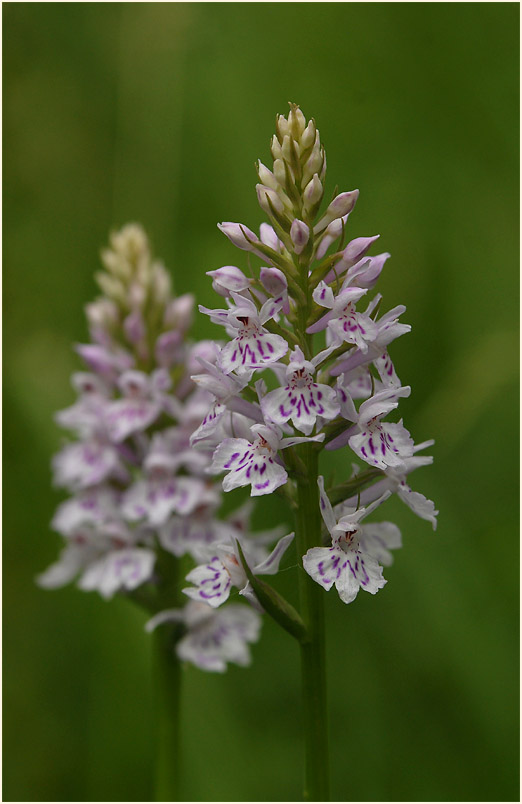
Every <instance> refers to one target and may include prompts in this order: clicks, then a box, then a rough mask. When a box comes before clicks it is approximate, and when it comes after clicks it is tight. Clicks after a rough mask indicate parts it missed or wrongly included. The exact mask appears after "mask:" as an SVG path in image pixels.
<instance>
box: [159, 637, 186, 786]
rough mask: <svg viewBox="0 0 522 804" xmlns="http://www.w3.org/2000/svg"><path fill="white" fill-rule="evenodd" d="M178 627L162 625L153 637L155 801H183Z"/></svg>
mask: <svg viewBox="0 0 522 804" xmlns="http://www.w3.org/2000/svg"><path fill="white" fill-rule="evenodd" d="M178 629H179V626H178V625H177V624H174V625H172V626H168V625H162V626H160V627H159V628H157V629H156V631H155V632H154V634H153V646H154V665H155V667H154V671H155V672H154V676H155V680H156V684H155V685H154V686H155V689H156V708H157V723H158V751H157V760H156V762H157V764H156V801H181V800H182V798H181V796H180V770H181V740H180V719H181V718H180V714H181V712H180V709H181V697H180V691H181V664H180V661H179V659H178V657H177V656H176V653H175V643H176V638H178V637H179V635H178V633H177V631H178Z"/></svg>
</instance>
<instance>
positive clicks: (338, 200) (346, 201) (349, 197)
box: [314, 190, 359, 235]
mask: <svg viewBox="0 0 522 804" xmlns="http://www.w3.org/2000/svg"><path fill="white" fill-rule="evenodd" d="M358 198H359V190H351V191H350V192H346V193H340V194H339V195H338V196H336V197H335V198H334V200H333V201H332V202H331V203H330V204H329V206H328V208H327V210H326V212H325V213H324V215H322V216H321V218H320V219H319V221H318V222H317V223H316V225H315V226H314V234H315V235H318V234H320V233H321V232H322V231H323V230H324V229H326V227H327V226H328V225H329V224H331V223H332V222H333V221H334V220H337V219H339V218H343V219H344V220H346V219H347V217H348V215H349V214H350V212H351V211H352V209H353V208H354V206H355V204H356V202H357V199H358Z"/></svg>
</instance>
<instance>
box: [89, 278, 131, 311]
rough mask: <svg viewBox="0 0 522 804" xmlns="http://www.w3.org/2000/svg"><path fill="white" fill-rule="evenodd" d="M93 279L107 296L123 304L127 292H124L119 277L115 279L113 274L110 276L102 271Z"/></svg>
mask: <svg viewBox="0 0 522 804" xmlns="http://www.w3.org/2000/svg"><path fill="white" fill-rule="evenodd" d="M95 279H96V281H97V283H98V285H99V286H100V288H101V290H102V292H103V293H104V294H105V295H106V296H107V298H109V299H111V300H112V301H114V302H116V304H119V305H122V306H123V305H125V303H126V301H127V294H126V293H125V287H124V285H123V284H122V282H121V281H120V280H119V279H116V277H115V276H111V275H110V274H103V273H98V274H96V275H95Z"/></svg>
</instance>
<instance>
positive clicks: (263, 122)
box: [3, 3, 519, 801]
mask: <svg viewBox="0 0 522 804" xmlns="http://www.w3.org/2000/svg"><path fill="white" fill-rule="evenodd" d="M518 15H519V9H518V4H516V3H426V4H424V3H421V4H418V3H386V4H381V3H306V4H302V3H267V4H264V3H253V4H247V3H230V4H225V3H212V4H207V3H201V4H199V3H195V4H190V3H165V4H162V3H136V4H134V3H115V4H112V3H42V4H39V3H20V4H18V3H13V4H9V3H8V4H4V6H3V40H4V42H3V45H4V47H3V54H4V196H3V201H4V205H3V209H4V295H3V300H4V358H5V363H4V457H5V461H4V475H3V476H4V496H3V500H4V531H3V533H4V561H3V567H4V579H3V590H4V610H3V611H4V642H3V646H4V672H3V680H4V709H3V711H4V732H3V734H4V791H3V797H4V800H10V801H12V800H14V801H21V800H22V801H26V800H28V801H71V800H72V801H84V800H93V801H96V800H102V801H106V800H114V801H137V800H138V801H139V800H149V799H150V798H151V797H152V795H153V786H152V785H153V773H152V769H153V763H154V739H155V730H154V690H153V687H152V682H151V678H150V669H151V668H150V664H151V662H150V648H151V645H150V638H149V637H148V636H147V635H146V634H145V633H144V631H143V624H144V621H145V617H144V616H143V615H142V614H141V613H140V612H139V611H138V610H136V609H134V608H133V607H132V606H131V604H130V603H127V602H126V601H124V600H115V601H113V602H110V603H106V602H104V601H102V600H101V599H100V598H99V597H97V596H95V595H93V594H85V593H81V592H79V591H77V590H76V589H75V588H74V587H71V588H66V589H63V590H60V591H57V592H53V593H51V592H44V591H42V590H40V589H38V588H37V587H36V586H35V585H34V576H35V575H36V574H37V573H38V572H40V571H42V570H43V569H44V568H45V567H47V565H48V564H49V563H50V562H51V561H52V560H53V559H54V557H55V555H56V554H57V551H58V547H59V545H60V539H59V537H58V536H57V535H56V534H53V533H51V531H50V530H49V525H48V523H49V520H50V518H51V516H52V513H53V510H54V508H55V507H56V505H57V504H58V502H59V501H60V500H61V499H62V497H63V495H61V494H60V493H59V492H58V491H56V490H53V489H51V475H50V467H49V462H50V457H51V455H52V453H53V452H54V451H56V450H57V448H58V447H59V445H60V443H61V437H62V436H61V434H60V432H59V431H58V429H57V428H56V427H55V425H54V424H53V419H52V417H53V412H54V411H55V410H56V409H59V408H63V407H66V406H67V405H69V404H70V403H71V402H72V400H73V392H72V390H71V388H70V384H69V376H70V374H71V372H72V371H74V370H77V369H78V368H79V361H78V359H77V358H76V357H75V355H74V353H73V351H72V348H71V345H72V343H74V342H78V341H80V342H81V341H83V340H84V339H85V338H86V326H85V322H84V318H83V312H82V310H83V305H84V304H85V303H86V302H87V301H89V300H90V299H92V297H93V296H94V295H95V294H96V288H95V285H94V282H93V273H94V272H95V271H96V270H97V268H98V264H99V263H98V253H99V250H100V248H101V247H102V246H103V245H104V243H105V242H106V238H107V235H108V232H109V230H110V229H111V228H115V227H118V226H120V225H122V224H123V223H125V222H128V221H134V220H135V221H141V222H142V223H143V224H144V226H145V227H146V229H147V231H148V232H149V234H150V236H151V238H152V240H153V244H154V248H155V252H156V254H157V255H158V256H161V257H162V258H163V259H164V260H165V262H166V265H167V266H168V267H169V269H170V271H171V273H172V276H173V278H174V282H175V287H176V290H177V291H178V292H179V293H184V292H187V291H191V292H193V293H195V294H196V296H197V298H198V300H199V301H201V302H202V303H204V304H206V305H209V306H216V304H215V302H216V300H217V297H216V296H215V295H214V294H213V292H212V290H211V284H210V280H209V278H208V277H206V276H205V271H208V270H211V269H213V268H217V267H219V266H221V265H224V264H230V263H235V264H237V265H239V266H240V267H245V265H246V260H245V259H244V257H245V254H244V252H243V253H239V252H237V251H236V250H235V249H234V248H233V247H232V246H231V245H230V244H229V243H228V241H227V240H226V238H225V237H223V235H221V234H220V232H219V231H218V230H217V228H216V223H217V222H218V221H222V220H231V221H243V222H244V223H246V224H247V225H248V226H250V227H251V228H254V229H255V228H257V226H258V225H259V223H260V222H261V220H262V216H261V212H260V210H259V208H258V207H257V203H256V196H255V191H254V184H255V181H256V176H255V171H254V162H255V160H256V159H257V158H261V159H262V160H263V161H265V162H268V160H269V141H270V137H271V135H272V132H273V126H274V119H275V114H276V113H278V112H279V113H286V110H287V108H288V107H287V102H288V101H294V102H297V103H299V104H300V105H301V107H302V109H303V111H304V113H305V114H306V115H307V116H308V117H309V116H313V117H314V118H315V119H316V121H317V124H318V126H319V129H320V131H321V135H322V139H323V142H324V144H325V146H326V149H327V156H328V166H329V169H328V174H327V176H328V178H329V182H330V184H329V192H332V191H333V188H334V186H335V185H336V184H337V185H339V188H340V189H341V190H351V189H354V188H355V187H358V188H359V189H360V191H361V195H360V199H359V202H358V204H357V207H356V210H355V212H354V213H353V214H352V215H351V217H350V230H349V233H350V235H352V236H353V237H355V236H359V235H373V234H376V233H380V235H381V240H380V250H381V251H382V250H386V251H390V252H391V254H392V259H391V260H390V261H389V262H388V263H387V265H386V269H385V271H384V274H383V276H382V280H381V284H380V290H381V292H382V293H383V294H384V305H385V308H386V309H388V308H390V307H392V306H394V305H396V304H399V303H404V304H406V305H407V307H408V311H407V314H405V315H404V316H403V318H404V320H405V321H407V322H409V323H411V324H412V326H413V331H412V333H411V334H410V335H408V336H406V337H404V338H401V339H400V340H399V341H397V342H396V343H395V344H394V347H393V358H394V361H395V364H396V367H397V370H398V373H399V376H400V377H401V379H402V381H403V383H406V384H411V386H412V389H413V391H412V396H411V398H410V399H408V400H405V401H404V403H402V402H401V409H402V412H403V414H404V418H405V423H406V425H407V426H408V427H409V429H411V431H412V434H413V435H414V437H415V439H416V441H422V440H424V439H426V438H430V437H434V438H435V439H436V446H435V448H434V449H433V454H434V456H435V464H434V466H433V467H432V468H426V469H422V470H419V472H417V473H416V474H415V476H414V478H413V486H414V488H417V489H418V490H419V491H422V492H423V493H425V494H426V495H427V496H428V497H430V498H432V499H434V500H435V501H436V503H437V505H438V507H439V509H440V523H439V529H438V531H437V532H436V533H435V534H434V533H433V532H432V530H431V528H430V526H429V524H428V523H426V522H424V521H422V520H419V519H417V518H416V517H415V516H414V515H413V514H412V513H411V512H410V511H409V510H408V509H407V508H406V507H405V506H403V505H402V504H401V503H400V502H399V501H392V503H388V512H389V514H390V518H394V519H395V521H397V523H398V524H399V525H400V527H401V529H402V531H403V539H404V548H403V550H402V551H401V552H400V554H399V555H397V558H396V562H395V564H394V566H393V567H391V568H389V569H388V570H387V571H386V577H387V578H388V580H389V583H388V585H387V586H386V588H385V589H384V590H383V591H381V592H380V593H379V595H377V596H376V597H372V596H370V595H364V594H361V595H359V597H358V599H357V601H356V602H355V603H353V604H352V605H350V606H349V607H346V606H344V605H343V604H342V603H341V602H340V601H339V599H338V597H337V596H336V595H335V594H334V593H331V594H330V595H328V597H327V643H328V675H329V689H330V708H331V753H332V779H333V792H332V796H333V799H334V800H341V801H347V800H355V801H376V800H386V801H404V800H406V801H410V800H414V801H415V800H421V801H433V800H435V801H449V800H457V801H470V800H480V801H492V800H501V801H502V800H509V801H514V800H516V799H518V742H517V741H518V722H517V714H518V710H519V707H518V678H519V670H518V519H517V503H516V498H517V490H518V416H517V401H518V379H517V366H518V334H517V327H518V295H519V294H518V254H517V249H518V220H519V212H518V184H517V177H518V142H519V132H518V58H519V57H518V28H519V25H518ZM194 334H195V336H197V337H213V336H216V337H219V335H220V334H221V333H220V332H218V329H217V328H216V327H214V326H213V325H212V324H211V323H210V322H209V321H208V319H207V318H206V317H204V316H197V317H196V321H195V326H194ZM325 465H326V464H325ZM336 465H337V469H338V471H339V477H340V478H342V477H343V473H346V472H347V471H348V467H347V466H346V467H343V466H342V464H341V463H340V462H339V460H338V459H337V462H336ZM236 499H237V498H236ZM281 516H285V512H284V511H283V510H282V509H281V508H280V507H278V504H277V503H272V501H271V500H264V501H262V503H261V504H260V505H259V508H258V513H257V523H258V524H263V523H265V522H266V523H269V524H273V523H275V522H276V521H278V519H279V518H280V517H281ZM288 524H289V526H290V523H288ZM292 564H293V562H292V560H291V559H290V560H287V562H286V565H285V566H286V567H287V571H286V572H284V573H283V574H282V575H281V577H280V579H279V580H278V583H279V587H280V588H281V590H282V591H283V592H284V593H285V594H287V595H288V596H290V597H292V595H293V594H294V592H293V589H294V587H295V585H296V569H295V567H292ZM253 655H254V662H253V665H252V667H251V668H249V669H240V668H237V667H231V668H230V670H229V671H228V673H227V674H226V675H225V676H218V675H210V674H204V673H202V672H200V671H198V670H196V669H195V668H192V667H190V668H188V669H187V672H186V677H185V702H184V726H183V731H184V741H185V767H186V779H185V791H184V795H185V797H186V799H187V800H218V801H219V800H276V801H277V800H283V801H284V800H295V799H296V798H299V796H300V785H301V759H302V745H301V727H300V720H299V695H300V689H299V686H300V684H299V664H298V653H297V650H296V647H295V646H294V644H293V642H292V640H290V639H289V638H287V637H286V635H285V634H284V633H283V632H280V631H279V630H278V629H277V627H276V626H275V625H274V624H273V623H272V622H269V621H266V622H265V625H264V633H263V637H262V640H261V642H260V643H259V644H257V645H256V646H254V650H253Z"/></svg>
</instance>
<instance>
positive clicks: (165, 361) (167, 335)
mask: <svg viewBox="0 0 522 804" xmlns="http://www.w3.org/2000/svg"><path fill="white" fill-rule="evenodd" d="M182 341H183V332H182V331H181V330H179V329H174V330H170V331H169V332H164V333H163V334H162V335H160V336H159V338H158V340H157V341H156V344H155V346H154V357H155V358H156V362H157V363H158V365H160V366H163V367H164V368H169V367H170V366H172V364H173V363H175V362H176V359H177V357H178V353H179V348H180V345H181V343H182Z"/></svg>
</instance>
